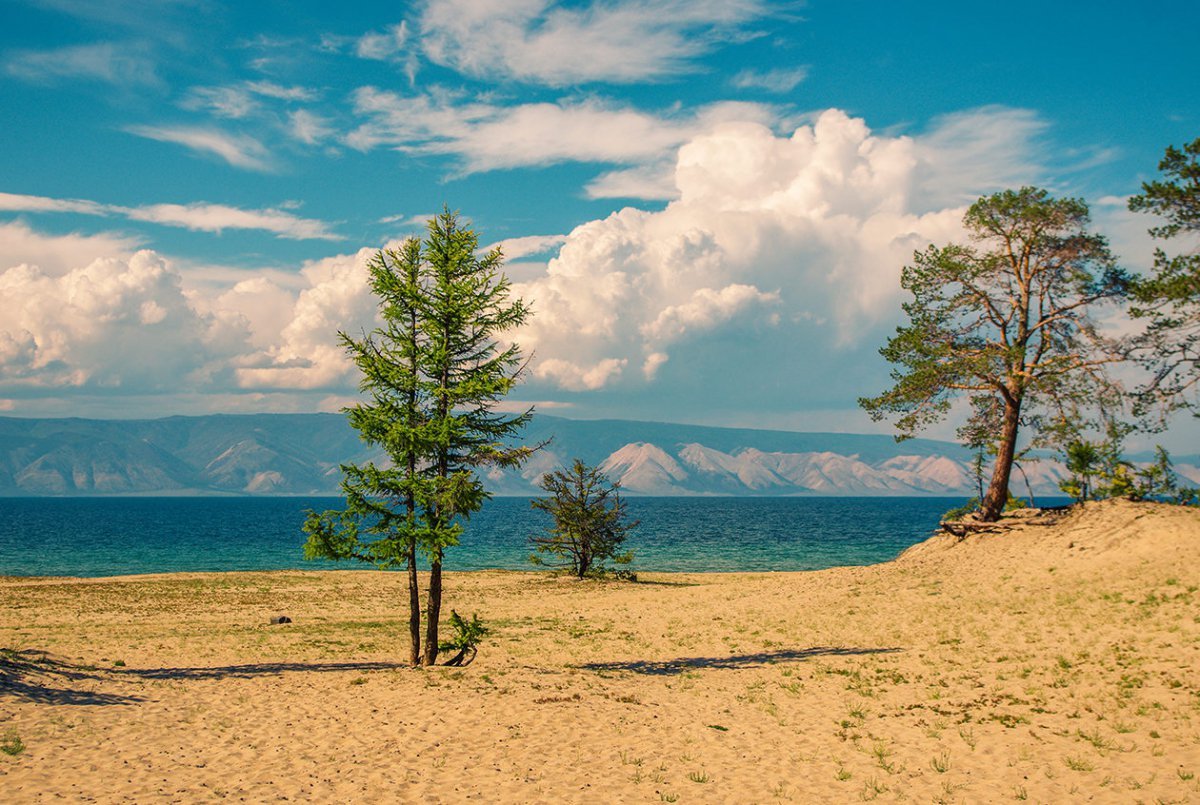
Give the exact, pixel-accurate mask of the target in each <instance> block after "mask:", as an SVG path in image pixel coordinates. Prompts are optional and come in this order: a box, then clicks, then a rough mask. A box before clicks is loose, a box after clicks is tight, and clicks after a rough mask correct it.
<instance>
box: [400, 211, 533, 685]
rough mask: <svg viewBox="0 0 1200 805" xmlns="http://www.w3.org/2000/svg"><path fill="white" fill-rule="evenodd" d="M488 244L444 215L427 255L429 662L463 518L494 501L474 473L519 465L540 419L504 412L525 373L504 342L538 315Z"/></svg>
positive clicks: (424, 366) (517, 354) (424, 365)
mask: <svg viewBox="0 0 1200 805" xmlns="http://www.w3.org/2000/svg"><path fill="white" fill-rule="evenodd" d="M478 249H479V237H478V236H477V235H476V234H475V232H474V231H473V230H471V229H470V228H469V227H464V226H461V225H460V224H459V221H458V216H457V214H455V213H452V212H450V211H449V210H445V211H443V212H442V214H440V215H438V216H437V217H436V218H434V219H432V220H431V221H430V222H429V236H428V238H427V240H426V242H425V245H424V248H423V250H422V258H423V261H424V265H425V266H426V267H427V271H428V285H427V288H426V299H425V307H424V311H423V316H422V318H421V320H420V323H419V327H420V330H421V336H422V339H423V342H424V346H423V348H422V351H421V355H420V361H419V363H420V367H421V373H422V375H423V377H424V381H425V382H424V391H425V393H426V394H427V395H428V399H429V411H428V414H429V423H428V430H427V431H426V432H427V433H428V434H429V437H430V441H429V452H428V454H427V455H428V459H429V466H428V468H427V471H426V472H427V476H428V477H429V479H430V481H431V482H432V486H431V488H430V493H429V496H428V499H427V500H426V502H425V509H424V521H425V525H426V529H425V532H424V534H423V547H424V550H425V553H426V555H427V556H428V558H429V587H428V591H427V593H428V595H427V605H426V614H425V617H426V620H425V629H426V632H425V654H424V662H425V664H426V665H432V664H433V663H434V661H435V659H436V658H437V652H438V620H439V616H440V613H441V604H442V562H443V557H444V553H445V550H446V548H449V547H451V546H453V545H457V544H458V538H459V535H460V534H461V533H462V530H463V521H465V520H466V519H469V518H470V516H471V514H472V513H474V512H476V511H478V510H479V509H480V508H481V507H482V505H483V502H484V501H485V500H486V499H487V498H488V497H489V495H488V493H487V492H486V491H485V490H484V488H483V482H482V481H481V480H480V479H479V477H478V475H477V474H476V472H475V470H476V469H477V468H479V467H481V466H485V465H487V466H499V467H511V466H516V465H518V464H520V463H521V462H523V461H524V460H525V459H526V458H527V457H528V456H529V454H530V452H532V450H533V449H534V448H532V447H514V446H511V445H510V444H509V442H510V441H511V437H513V436H514V435H515V434H516V433H517V432H518V431H520V429H521V428H522V427H524V425H525V423H526V422H528V421H529V419H530V417H531V416H532V415H533V411H532V409H529V410H526V411H525V412H523V413H520V414H513V415H509V414H504V413H500V412H497V411H496V410H495V406H496V403H498V402H499V401H500V400H501V399H503V397H504V396H505V395H507V394H508V392H509V391H510V390H511V389H512V387H513V385H514V384H515V383H516V382H517V380H518V378H519V377H520V375H521V372H522V370H523V368H524V362H523V360H522V357H521V350H520V348H519V347H518V346H517V345H516V344H509V345H507V346H503V345H501V344H500V343H499V342H498V340H497V339H498V337H499V336H501V335H502V334H503V333H506V332H508V331H511V330H512V329H514V328H516V327H518V326H520V325H521V324H522V323H524V322H525V320H526V319H527V318H528V316H529V307H528V305H526V304H525V302H524V301H522V300H520V299H518V300H515V301H512V300H510V299H509V289H510V283H509V281H508V279H507V278H506V277H505V276H504V275H503V274H501V273H500V266H501V265H502V263H503V255H502V254H501V252H500V250H499V249H492V250H491V251H489V252H487V253H486V254H484V255H482V256H481V255H479V254H478Z"/></svg>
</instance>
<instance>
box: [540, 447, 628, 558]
mask: <svg viewBox="0 0 1200 805" xmlns="http://www.w3.org/2000/svg"><path fill="white" fill-rule="evenodd" d="M541 486H542V489H544V490H546V492H548V493H549V494H550V497H546V498H538V499H535V500H533V501H531V505H532V506H533V508H535V509H540V510H541V511H544V512H546V513H548V514H550V515H551V516H552V517H553V518H554V526H553V527H551V528H548V529H547V530H546V535H545V536H534V537H530V538H529V542H530V544H531V545H532V546H533V547H534V549H535V550H536V553H534V554H533V555H531V556H530V557H529V559H530V561H532V562H533V563H534V564H537V565H548V566H553V567H564V568H568V569H570V571H571V573H573V574H574V575H576V576H578V577H579V578H581V579H582V578H583V577H584V576H586V575H587V574H588V573H593V574H594V573H600V572H603V571H604V563H605V561H607V560H610V559H611V560H612V561H613V562H615V563H617V564H622V565H624V564H629V562H630V561H632V560H633V554H632V553H630V552H626V553H618V551H619V550H620V549H621V543H623V542H624V541H625V537H626V535H627V534H629V532H630V531H632V530H633V529H634V528H636V527H637V526H638V522H637V521H636V520H635V521H633V522H628V521H627V520H626V517H627V513H626V510H625V501H623V500H621V495H620V488H621V485H620V483H610V482H609V480H608V476H606V475H605V474H604V473H603V472H601V471H600V470H599V469H598V468H596V467H589V466H587V465H586V464H584V463H583V462H582V461H580V460H579V459H575V463H574V464H573V465H572V466H571V469H569V470H556V471H554V472H552V473H547V474H546V475H544V476H543V477H542V483H541Z"/></svg>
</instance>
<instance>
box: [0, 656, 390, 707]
mask: <svg viewBox="0 0 1200 805" xmlns="http://www.w3.org/2000/svg"><path fill="white" fill-rule="evenodd" d="M408 667H409V666H408V665H407V664H404V663H397V662H325V663H322V662H312V663H306V662H265V663H253V664H246V665H220V666H213V667H208V668H122V667H116V668H97V667H95V666H91V665H75V664H73V663H69V662H65V661H63V660H58V659H54V658H52V657H50V656H49V655H48V654H46V652H43V651H36V650H30V649H26V650H23V651H16V650H13V649H0V698H4V697H9V696H11V697H13V698H15V699H18V700H23V701H28V702H36V703H38V704H65V705H121V704H135V703H137V702H141V701H145V699H144V698H143V697H141V696H130V695H123V694H117V693H102V692H99V691H95V690H88V689H86V688H90V687H92V686H93V685H94V684H96V683H106V682H107V683H112V682H128V681H134V680H137V681H143V680H158V679H167V680H201V679H231V678H233V679H238V678H240V679H248V678H251V677H256V676H266V675H274V674H283V673H287V672H290V671H296V672H301V673H325V672H331V671H332V672H337V671H385V670H390V669H393V668H408ZM81 683H82V684H81ZM81 688H83V689H81Z"/></svg>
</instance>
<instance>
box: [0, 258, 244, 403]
mask: <svg viewBox="0 0 1200 805" xmlns="http://www.w3.org/2000/svg"><path fill="white" fill-rule="evenodd" d="M0 309H3V310H5V311H6V314H5V317H4V319H3V322H2V323H0V388H2V389H3V390H4V392H5V393H8V394H10V395H11V394H14V393H22V392H24V393H30V392H33V393H36V392H37V391H43V392H45V391H50V390H53V391H54V393H55V394H63V393H66V394H69V393H71V392H73V391H87V392H90V393H118V394H138V393H164V392H171V393H178V392H184V391H187V390H190V389H194V388H198V387H208V386H210V385H211V384H212V383H213V381H214V378H215V377H216V376H218V375H220V374H222V373H225V374H228V372H229V370H228V366H229V361H230V360H233V359H235V358H236V357H238V356H239V355H241V354H242V353H244V352H246V351H247V350H248V347H247V345H246V328H245V322H244V321H242V320H241V319H240V318H238V317H236V316H232V315H204V314H201V313H199V312H198V311H197V310H196V309H195V307H194V306H193V305H192V303H191V301H190V300H189V299H188V297H187V295H186V294H185V293H184V291H183V287H182V281H181V277H180V275H179V273H178V272H177V271H176V270H175V269H173V268H172V267H171V266H170V265H169V264H168V263H167V262H166V261H164V260H163V258H162V257H160V256H159V255H157V254H155V253H153V252H150V251H139V252H136V253H134V254H133V255H131V256H129V257H108V258H99V259H96V260H93V261H91V262H89V263H87V264H86V265H84V266H82V267H78V268H73V269H71V270H68V271H67V272H65V273H62V274H59V275H54V274H52V273H49V272H48V271H46V270H44V269H43V268H41V267H38V266H36V265H30V264H28V263H22V264H20V265H15V266H13V267H11V268H8V269H6V270H4V271H3V272H0ZM226 382H228V381H226Z"/></svg>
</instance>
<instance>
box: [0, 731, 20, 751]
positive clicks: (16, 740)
mask: <svg viewBox="0 0 1200 805" xmlns="http://www.w3.org/2000/svg"><path fill="white" fill-rule="evenodd" d="M24 751H25V742H24V741H22V740H21V736H20V735H18V734H17V731H16V730H11V729H10V730H9V731H8V732H6V733H4V739H3V740H0V752H3V753H4V754H6V755H8V756H10V757H16V756H17V755H19V754H21V753H22V752H24Z"/></svg>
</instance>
